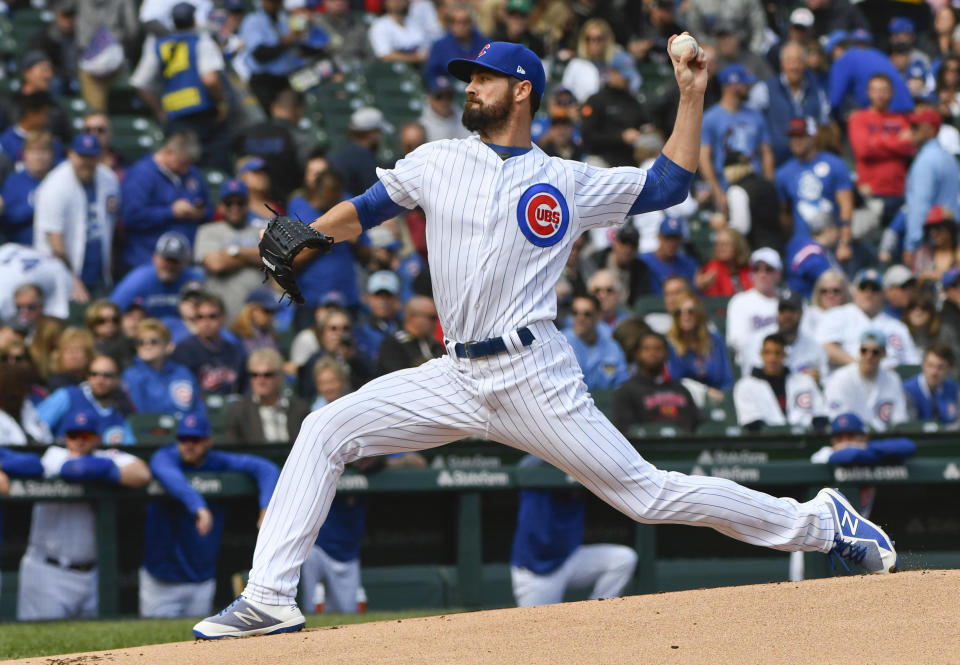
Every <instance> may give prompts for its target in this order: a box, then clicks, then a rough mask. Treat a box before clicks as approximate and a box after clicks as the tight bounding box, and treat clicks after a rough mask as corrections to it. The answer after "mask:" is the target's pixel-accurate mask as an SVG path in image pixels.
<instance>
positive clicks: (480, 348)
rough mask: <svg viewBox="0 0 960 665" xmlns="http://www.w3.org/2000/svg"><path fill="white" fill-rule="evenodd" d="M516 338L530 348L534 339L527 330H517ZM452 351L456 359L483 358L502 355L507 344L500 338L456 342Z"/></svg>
mask: <svg viewBox="0 0 960 665" xmlns="http://www.w3.org/2000/svg"><path fill="white" fill-rule="evenodd" d="M517 336H518V337H519V338H520V343H521V344H523V345H524V346H530V345H531V344H533V340H534V339H535V338H534V336H533V333H532V332H530V329H529V328H518V329H517ZM453 350H454V353H456V354H457V358H483V357H485V356H492V355H494V354H496V353H503V352H504V351H506V350H507V344H506V343H505V342H504V341H503V338H502V337H491V338H490V339H485V340H483V341H482V342H467V343H466V344H461V343H459V342H457V343H456V344H454V345H453Z"/></svg>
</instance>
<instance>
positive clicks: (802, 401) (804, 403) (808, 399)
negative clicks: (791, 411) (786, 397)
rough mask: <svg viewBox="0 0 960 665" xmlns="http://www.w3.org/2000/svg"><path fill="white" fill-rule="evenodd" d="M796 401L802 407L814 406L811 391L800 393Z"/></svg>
mask: <svg viewBox="0 0 960 665" xmlns="http://www.w3.org/2000/svg"><path fill="white" fill-rule="evenodd" d="M795 403H796V405H797V407H798V408H800V409H809V408H811V407H812V406H813V395H811V394H810V391H805V392H802V393H798V394H797V397H796V400H795Z"/></svg>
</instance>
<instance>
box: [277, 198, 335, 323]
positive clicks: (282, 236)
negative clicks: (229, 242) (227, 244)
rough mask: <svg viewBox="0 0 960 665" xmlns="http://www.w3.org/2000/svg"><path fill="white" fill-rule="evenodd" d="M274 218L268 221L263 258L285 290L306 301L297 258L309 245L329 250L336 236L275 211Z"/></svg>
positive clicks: (296, 298)
mask: <svg viewBox="0 0 960 665" xmlns="http://www.w3.org/2000/svg"><path fill="white" fill-rule="evenodd" d="M273 213H274V214H273V219H271V220H270V222H269V223H268V224H267V228H266V230H265V231H264V232H263V237H262V238H261V239H260V260H261V261H262V262H263V271H264V273H266V274H267V275H272V276H273V278H274V279H275V280H276V281H277V284H279V285H280V286H281V287H282V288H283V291H284V293H285V294H286V295H287V296H289V297H290V300H292V301H293V302H295V303H297V304H299V305H302V304H303V302H304V300H303V295H302V294H301V293H300V287H298V286H297V280H296V278H295V273H294V269H293V259H294V258H295V257H296V256H297V254H299V253H300V250H302V249H304V248H305V247H310V248H311V249H319V250H320V251H321V252H322V253H324V254H326V253H327V252H329V251H330V248H331V247H332V246H333V238H331V237H330V236H328V235H325V234H323V233H320V232H319V231H316V230H314V229H313V228H312V227H310V226H307V225H306V224H304V223H303V222H301V221H300V220H297V219H291V218H290V217H287V216H286V215H278V214H277V213H276V211H273Z"/></svg>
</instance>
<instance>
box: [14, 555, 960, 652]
mask: <svg viewBox="0 0 960 665" xmlns="http://www.w3.org/2000/svg"><path fill="white" fill-rule="evenodd" d="M958 598H960V571H956V570H930V571H915V572H908V573H899V574H897V575H887V576H871V577H860V576H858V577H843V578H832V579H826V580H811V581H807V582H800V583H792V582H781V583H777V584H764V585H757V586H743V587H725V588H721V589H705V590H698V591H680V592H676V593H665V594H656V595H650V596H633V597H629V598H618V599H615V600H605V601H587V602H582V603H567V604H564V605H552V606H545V607H534V608H527V609H509V610H493V611H487V612H473V613H467V614H456V615H450V616H436V617H427V618H422V619H406V620H403V621H391V622H381V623H367V624H358V625H352V626H343V627H337V628H320V629H316V630H311V631H307V632H302V633H296V634H292V635H277V636H273V637H254V638H247V639H242V640H221V641H216V642H178V643H175V644H162V645H154V646H147V647H135V648H132V649H122V650H115V651H109V652H99V653H92V654H74V655H69V656H46V657H43V658H31V659H26V660H18V661H11V662H16V663H17V664H18V665H27V664H30V665H128V664H129V665H154V664H157V665H167V664H170V665H173V664H176V665H260V664H264V665H266V664H271V665H273V664H275V663H276V664H279V663H284V664H287V663H296V664H301V663H318V664H319V663H323V664H324V665H336V664H340V663H343V664H344V665H347V664H349V665H368V664H372V663H377V664H380V663H384V664H396V665H411V664H414V663H416V664H420V663H422V664H424V665H443V664H450V665H478V664H487V663H490V664H497V665H503V664H512V663H517V664H522V665H541V664H542V665H548V664H549V665H557V664H561V665H562V664H566V663H571V664H575V665H580V664H586V663H598V664H599V663H603V664H605V665H610V664H617V663H630V664H634V663H656V664H675V663H689V664H692V665H703V664H706V663H723V664H727V663H737V664H741V663H759V664H766V663H792V664H793V663H843V664H847V663H870V664H874V663H890V664H891V665H893V664H896V665H905V664H909V665H918V664H922V663H938V664H945V663H954V664H957V663H960V630H958V626H960V601H958Z"/></svg>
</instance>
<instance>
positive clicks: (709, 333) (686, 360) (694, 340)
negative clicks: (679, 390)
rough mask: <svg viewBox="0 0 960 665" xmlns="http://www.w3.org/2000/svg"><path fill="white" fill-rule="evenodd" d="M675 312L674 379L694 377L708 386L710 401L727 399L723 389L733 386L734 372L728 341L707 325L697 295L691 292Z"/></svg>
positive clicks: (671, 369) (670, 334)
mask: <svg viewBox="0 0 960 665" xmlns="http://www.w3.org/2000/svg"><path fill="white" fill-rule="evenodd" d="M671 314H672V315H673V326H672V327H671V328H670V331H669V332H668V333H667V341H668V342H669V343H670V356H669V359H668V360H667V372H668V373H669V375H670V378H671V379H674V380H676V381H679V380H680V379H693V380H694V381H696V382H698V383H700V384H703V385H704V387H705V389H706V396H707V398H708V399H709V400H710V401H713V402H721V401H723V391H724V390H728V389H730V387H731V386H733V371H732V370H731V368H730V357H729V356H728V355H727V345H726V342H725V341H724V339H723V337H722V336H721V335H720V333H718V332H715V331H713V330H711V329H710V327H709V326H708V325H707V313H706V311H705V310H704V308H703V303H701V302H700V299H699V298H698V297H697V296H695V295H694V294H692V293H687V294H686V295H684V296H683V298H682V299H681V300H680V303H679V306H678V307H677V309H676V310H675V311H673V312H671Z"/></svg>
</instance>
